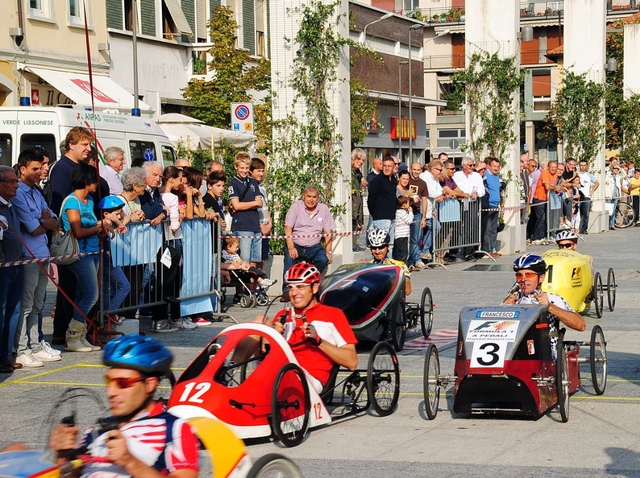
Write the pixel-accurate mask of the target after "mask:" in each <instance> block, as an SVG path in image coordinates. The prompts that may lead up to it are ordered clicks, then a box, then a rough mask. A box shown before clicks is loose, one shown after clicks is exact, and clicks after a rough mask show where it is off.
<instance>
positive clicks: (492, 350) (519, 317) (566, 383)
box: [424, 305, 607, 422]
mask: <svg viewBox="0 0 640 478" xmlns="http://www.w3.org/2000/svg"><path fill="white" fill-rule="evenodd" d="M553 335H555V334H553ZM556 338H557V343H556V344H555V346H554V343H555V342H556V340H555V339H556ZM581 347H584V348H587V347H588V349H589V357H588V358H584V357H580V349H581ZM556 356H557V357H556ZM581 363H589V364H590V368H591V379H592V384H593V387H594V390H595V393H596V394H597V395H601V394H603V393H604V390H605V388H606V384H607V350H606V342H605V340H604V334H603V332H602V328H601V327H600V326H599V325H596V326H595V327H593V329H592V331H591V340H590V342H582V341H565V340H564V329H561V330H560V331H559V333H558V334H557V335H556V337H553V336H552V334H550V332H549V323H548V320H547V307H546V306H539V305H512V306H493V307H466V308H464V309H462V312H461V313H460V321H459V326H458V342H457V349H456V362H455V370H454V377H453V378H450V377H449V376H448V375H440V359H439V356H438V350H437V349H436V348H435V347H434V346H433V345H430V346H429V348H428V349H427V353H426V357H425V362H424V402H425V410H426V413H427V416H428V417H429V419H434V418H435V417H436V414H437V412H438V403H439V400H440V389H441V387H446V386H447V385H448V383H449V380H450V379H452V380H455V389H454V396H453V410H454V411H455V412H456V413H471V414H495V415H497V414H506V415H520V416H525V417H531V418H537V417H539V416H540V415H542V414H543V413H545V412H546V411H547V410H549V409H551V408H553V407H555V406H556V405H557V406H558V408H559V410H560V415H561V418H562V421H563V422H566V421H567V420H568V419H569V395H571V394H572V393H573V392H575V391H576V390H577V388H578V387H580V386H581V385H582V382H581V381H580V364H581Z"/></svg>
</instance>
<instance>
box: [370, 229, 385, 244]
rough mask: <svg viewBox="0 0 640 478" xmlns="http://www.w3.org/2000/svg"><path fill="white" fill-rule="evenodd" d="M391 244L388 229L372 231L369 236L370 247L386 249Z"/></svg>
mask: <svg viewBox="0 0 640 478" xmlns="http://www.w3.org/2000/svg"><path fill="white" fill-rule="evenodd" d="M390 242H391V236H389V232H388V231H387V230H386V229H372V230H371V231H369V233H368V234H367V245H368V246H369V247H384V246H388V245H389V243H390Z"/></svg>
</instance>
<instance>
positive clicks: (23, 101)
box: [20, 96, 31, 106]
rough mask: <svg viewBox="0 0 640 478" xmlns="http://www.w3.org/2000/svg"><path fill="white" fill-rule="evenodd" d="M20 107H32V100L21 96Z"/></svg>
mask: <svg viewBox="0 0 640 478" xmlns="http://www.w3.org/2000/svg"><path fill="white" fill-rule="evenodd" d="M20 106H31V98H29V97H28V96H21V97H20Z"/></svg>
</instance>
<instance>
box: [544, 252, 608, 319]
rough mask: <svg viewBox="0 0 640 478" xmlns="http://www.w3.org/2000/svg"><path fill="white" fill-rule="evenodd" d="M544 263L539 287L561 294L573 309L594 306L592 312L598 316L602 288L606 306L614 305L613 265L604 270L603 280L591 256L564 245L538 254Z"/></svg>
mask: <svg viewBox="0 0 640 478" xmlns="http://www.w3.org/2000/svg"><path fill="white" fill-rule="evenodd" d="M542 257H543V258H544V260H545V262H546V263H547V273H546V275H545V280H544V283H543V284H542V290H543V291H544V292H550V293H553V294H557V295H559V296H561V297H562V298H563V299H564V300H566V301H567V303H568V304H569V305H570V306H571V308H572V309H573V310H575V311H576V312H578V313H580V314H582V313H584V312H585V311H586V310H587V309H589V308H590V307H591V304H592V303H593V305H594V306H595V312H596V316H597V317H598V318H601V317H602V312H603V310H604V292H605V290H606V292H607V302H608V306H609V310H610V311H612V312H613V310H614V309H615V306H616V276H615V273H614V272H613V268H609V270H608V271H607V284H606V286H603V284H602V275H601V274H600V272H595V273H594V270H593V258H592V257H591V256H587V255H585V254H580V253H578V252H576V251H572V250H568V249H553V250H550V251H547V252H545V253H544V254H542Z"/></svg>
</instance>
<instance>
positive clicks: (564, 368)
mask: <svg viewBox="0 0 640 478" xmlns="http://www.w3.org/2000/svg"><path fill="white" fill-rule="evenodd" d="M563 338H564V336H563V334H560V337H559V338H558V345H557V347H558V359H557V360H556V390H557V398H558V409H559V410H560V417H561V418H562V421H563V422H568V421H569V368H568V365H569V363H568V360H567V350H566V349H565V348H564V343H563Z"/></svg>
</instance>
